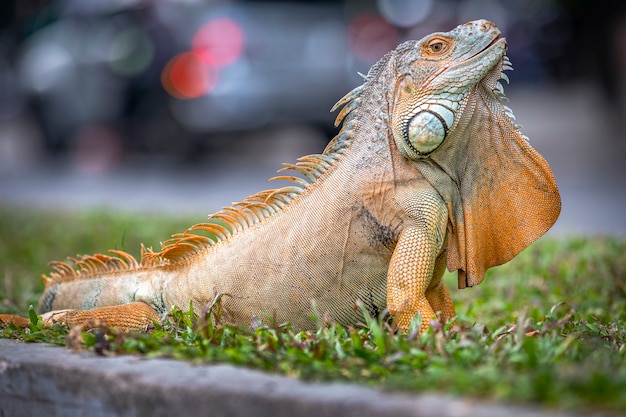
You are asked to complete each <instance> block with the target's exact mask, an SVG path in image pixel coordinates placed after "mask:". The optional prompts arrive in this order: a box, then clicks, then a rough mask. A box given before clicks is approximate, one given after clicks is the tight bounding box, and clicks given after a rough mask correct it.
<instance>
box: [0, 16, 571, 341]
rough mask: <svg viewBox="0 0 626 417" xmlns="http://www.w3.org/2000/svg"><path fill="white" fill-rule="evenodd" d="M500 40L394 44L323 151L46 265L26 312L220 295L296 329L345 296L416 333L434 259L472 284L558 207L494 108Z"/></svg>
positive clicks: (56, 316)
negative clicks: (179, 219)
mask: <svg viewBox="0 0 626 417" xmlns="http://www.w3.org/2000/svg"><path fill="white" fill-rule="evenodd" d="M506 49H507V44H506V41H505V39H504V38H501V37H500V31H499V30H498V28H497V27H496V26H495V25H494V24H493V23H491V22H489V21H486V20H478V21H474V22H469V23H466V24H464V25H461V26H458V27H457V28H455V29H453V30H452V31H450V32H447V33H434V34H432V35H429V36H426V37H425V38H423V39H421V40H419V41H408V42H405V43H402V44H401V45H399V46H398V47H397V48H396V49H395V50H393V51H391V52H389V53H388V54H387V55H385V56H384V57H383V58H382V59H381V60H380V61H379V62H378V63H376V64H375V65H374V66H373V67H372V68H371V69H370V71H369V72H368V74H367V75H366V76H364V78H365V82H364V83H363V85H361V86H359V87H357V88H355V89H354V90H352V91H351V92H349V93H348V94H347V95H346V96H344V97H343V98H342V99H341V100H339V102H338V103H337V104H336V105H335V106H334V107H333V111H334V110H336V109H339V108H341V111H340V112H339V114H338V116H337V119H336V124H337V125H339V124H340V123H342V122H343V125H342V128H341V131H340V133H339V134H338V135H337V136H336V137H335V138H334V139H333V140H332V141H331V142H330V143H329V145H328V146H327V147H326V149H325V150H324V153H323V154H321V155H308V156H305V157H302V158H300V159H299V160H298V162H297V163H296V164H285V167H284V168H283V169H282V170H281V171H284V170H293V171H296V172H297V173H298V174H300V177H293V176H279V177H275V178H274V179H282V180H290V181H292V182H293V183H294V185H292V186H288V187H285V188H280V189H276V190H268V191H262V192H259V193H257V194H254V195H252V196H250V197H248V198H246V199H245V200H244V201H243V202H240V203H234V204H233V206H232V207H227V208H225V209H223V210H222V211H219V212H217V213H215V214H213V215H212V216H210V217H209V221H208V222H206V223H201V224H196V225H194V226H192V227H191V228H189V229H188V230H186V231H185V232H183V233H181V234H177V235H174V236H173V237H172V239H170V240H168V241H166V242H165V244H164V245H163V247H162V249H161V251H159V252H153V251H152V250H149V249H148V250H146V249H143V248H142V254H141V259H140V261H136V260H135V259H134V258H133V257H132V256H131V255H129V254H127V253H124V252H121V251H116V250H112V251H110V252H111V255H113V256H109V255H102V254H96V255H90V256H81V257H77V258H69V259H70V261H69V262H54V263H52V267H53V268H54V272H52V273H50V275H49V276H47V277H44V279H45V284H46V289H45V292H44V294H43V296H42V297H41V301H40V303H39V311H40V313H46V312H47V313H46V314H45V315H44V319H45V320H47V321H48V322H51V321H52V320H59V321H64V322H66V323H68V324H70V325H73V324H77V323H81V322H83V321H85V320H86V319H89V318H100V319H104V320H105V321H106V323H107V324H108V325H111V326H117V327H120V328H124V329H145V328H147V326H148V325H149V324H150V323H151V322H152V321H154V320H160V319H163V318H164V316H166V315H167V313H168V311H169V310H170V308H171V307H172V306H179V307H181V308H186V307H188V306H189V303H190V302H192V303H193V306H194V308H195V310H196V311H202V310H203V308H204V307H205V305H207V303H210V302H211V301H212V300H213V299H214V297H216V294H224V296H223V297H222V300H221V301H222V308H223V311H224V315H223V318H224V319H225V321H226V322H227V323H231V324H237V325H244V326H249V325H250V324H251V322H252V321H253V319H254V318H255V317H256V318H258V319H261V320H264V319H265V318H266V317H271V316H274V317H275V318H276V320H277V321H278V322H287V321H288V322H291V323H292V324H293V325H294V327H295V328H297V329H310V328H313V327H314V326H315V323H314V321H313V320H312V319H311V316H314V315H315V314H316V313H317V314H319V315H325V316H326V317H328V318H330V319H331V320H334V321H336V322H339V323H341V324H344V325H350V324H354V323H356V322H358V321H360V320H362V315H361V313H360V312H359V310H358V309H355V308H354V305H355V301H356V300H360V301H361V302H362V303H363V305H364V306H366V308H367V309H368V310H369V311H371V313H372V314H377V313H378V312H380V311H382V310H383V309H384V308H385V307H387V308H388V309H389V311H390V313H391V315H392V317H393V319H394V321H395V323H396V324H397V325H398V326H399V327H400V328H403V329H406V328H407V326H408V325H409V323H410V321H411V319H412V318H413V317H414V316H415V315H416V314H417V313H421V314H422V317H423V321H422V330H425V329H426V328H427V327H428V325H429V322H430V320H431V319H432V318H434V317H437V316H438V317H439V318H440V319H441V320H442V321H445V320H449V319H451V318H453V317H454V316H455V310H454V306H453V304H452V300H451V298H450V295H449V293H448V290H447V288H446V287H445V285H444V283H443V281H442V275H443V272H444V269H445V267H446V265H447V267H448V269H449V270H451V271H454V270H458V277H459V281H458V282H459V287H460V288H464V287H468V286H473V285H477V284H479V283H480V282H481V281H482V280H483V277H484V274H485V271H486V270H487V269H488V268H490V267H492V266H495V265H499V264H502V263H505V262H507V261H509V260H510V259H511V258H513V257H514V256H515V255H516V254H517V253H519V252H520V251H521V250H522V249H524V248H525V247H526V246H528V245H529V244H530V243H532V242H533V241H535V240H536V239H537V238H539V237H540V236H541V235H543V234H544V233H545V232H546V231H547V230H548V229H549V228H550V227H551V226H552V224H553V223H554V222H555V221H556V218H557V217H558V215H559V212H560V205H561V203H560V197H559V193H558V190H557V187H556V183H555V180H554V177H553V174H552V172H551V170H550V167H549V166H548V164H547V163H546V161H545V160H544V159H543V158H542V157H541V156H540V155H539V154H538V153H537V152H536V151H535V150H534V149H533V148H532V147H531V146H530V145H529V144H528V142H527V138H526V137H525V136H524V135H522V134H521V133H520V130H519V126H517V125H516V124H515V123H514V122H513V119H514V118H513V115H512V113H511V111H510V109H508V108H507V107H505V106H503V105H502V101H504V99H505V96H504V92H503V89H502V86H501V84H500V83H499V79H501V78H502V79H504V80H506V81H508V78H507V77H506V75H505V74H503V71H504V70H510V69H512V68H511V66H510V63H509V61H508V58H507V57H506V56H505V53H506ZM0 318H1V319H2V320H3V321H5V322H7V321H9V320H14V321H17V320H18V319H17V318H16V317H15V316H2V317H0Z"/></svg>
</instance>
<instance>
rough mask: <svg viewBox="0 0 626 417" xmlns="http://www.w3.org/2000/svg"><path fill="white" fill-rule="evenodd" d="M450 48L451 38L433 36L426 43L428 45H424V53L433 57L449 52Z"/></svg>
mask: <svg viewBox="0 0 626 417" xmlns="http://www.w3.org/2000/svg"><path fill="white" fill-rule="evenodd" d="M449 49H450V40H448V39H445V38H442V37H439V36H438V37H435V38H432V39H431V40H430V41H428V43H426V45H424V46H423V50H424V53H425V54H426V55H429V56H432V57H438V56H441V55H443V54H445V53H446V52H448V50H449Z"/></svg>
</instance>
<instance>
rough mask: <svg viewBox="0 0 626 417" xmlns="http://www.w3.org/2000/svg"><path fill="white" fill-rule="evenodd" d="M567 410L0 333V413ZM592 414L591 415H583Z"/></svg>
mask: <svg viewBox="0 0 626 417" xmlns="http://www.w3.org/2000/svg"><path fill="white" fill-rule="evenodd" d="M44 415H45V416H87V415H88V416H90V417H111V416H136V417H140V416H146V417H160V416H194V417H201V416H229V417H239V416H241V417H244V416H245V417H249V416H274V417H282V416H285V417H293V416H298V417H327V416H328V417H330V416H345V417H350V416H355V417H356V416H359V417H403V416H414V417H434V416H438V417H470V416H481V417H503V416H510V417H568V416H574V414H566V413H560V412H548V411H543V410H540V409H538V408H531V407H518V406H510V405H502V404H494V403H488V402H484V401H475V400H468V399H461V398H455V397H452V396H447V395H436V394H419V395H407V394H398V393H390V392H383V391H379V390H375V389H371V388H366V387H361V386H357V385H351V384H332V383H331V384H320V383H306V382H302V381H297V380H293V379H291V378H287V377H282V376H277V375H271V374H267V373H263V372H258V371H252V370H249V369H244V368H237V367H234V366H229V365H202V366H194V365H190V364H188V363H183V362H179V361H173V360H167V359H149V360H146V359H141V358H137V357H132V356H120V357H110V358H108V357H96V356H93V355H92V354H88V353H73V352H71V351H70V350H67V349H63V348H59V347H53V346H50V345H44V344H30V345H26V344H24V343H22V342H17V341H14V340H6V339H0V416H7V417H9V416H22V417H27V416H44ZM587 415H588V414H587Z"/></svg>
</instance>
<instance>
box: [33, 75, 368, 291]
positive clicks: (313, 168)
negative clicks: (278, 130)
mask: <svg viewBox="0 0 626 417" xmlns="http://www.w3.org/2000/svg"><path fill="white" fill-rule="evenodd" d="M362 91H363V86H359V87H357V88H355V89H353V90H352V91H350V92H349V93H348V94H346V95H345V96H344V97H342V98H341V99H340V100H339V101H338V102H337V104H335V105H334V106H333V108H332V109H331V111H335V110H337V109H339V108H340V107H341V108H342V109H341V111H340V112H339V114H338V115H337V118H336V120H335V126H338V125H339V124H341V123H342V122H343V126H342V129H341V131H340V132H339V134H338V135H337V136H335V137H334V138H333V140H331V141H330V143H329V144H328V146H326V149H324V152H323V153H322V154H313V155H307V156H303V157H301V158H298V161H297V162H296V163H295V164H289V163H286V164H283V168H281V169H280V170H279V171H278V172H279V173H282V172H285V171H297V172H298V173H300V174H301V175H302V176H303V177H296V176H292V175H279V176H275V177H273V178H270V181H276V180H282V181H289V182H292V183H294V185H291V186H286V187H282V188H278V189H272V190H265V191H260V192H258V193H256V194H253V195H251V196H249V197H247V198H246V199H244V200H243V201H241V202H237V203H233V205H232V206H230V207H225V208H224V209H223V210H221V211H218V212H217V213H215V214H213V215H211V216H209V219H208V221H207V222H206V223H199V224H196V225H194V226H192V227H190V228H189V229H187V230H186V231H184V232H183V233H177V234H174V235H173V236H172V237H171V238H170V239H168V240H166V241H165V242H162V243H161V250H160V251H158V252H155V251H153V250H152V249H151V248H148V249H146V248H145V247H144V246H143V245H142V246H141V258H140V261H139V262H138V261H137V260H135V258H134V257H133V256H132V255H130V254H128V253H126V252H124V251H119V250H110V251H109V253H111V254H112V255H115V256H109V255H103V254H95V255H77V257H75V258H74V257H69V258H68V261H67V262H51V263H50V266H51V267H52V269H53V270H52V272H51V273H50V275H49V276H45V275H44V276H43V278H44V281H45V282H46V285H51V284H54V283H57V282H62V281H71V280H76V279H85V278H91V277H97V276H99V275H102V274H106V273H112V272H116V271H129V270H138V269H141V268H150V267H154V266H164V265H170V264H172V263H175V262H184V261H185V260H187V259H189V258H190V257H192V256H193V255H195V254H197V253H199V252H201V251H202V250H204V249H206V248H209V247H211V246H213V245H215V244H217V243H219V242H221V241H225V240H227V239H229V238H230V237H231V236H232V235H234V234H236V233H238V232H241V231H243V230H245V229H246V228H249V227H251V226H253V225H255V224H257V223H259V222H261V221H263V220H264V219H266V218H268V217H270V216H272V215H273V214H275V213H278V212H280V211H281V210H283V209H284V208H285V207H286V206H287V205H289V203H290V202H291V201H293V200H294V199H295V198H296V197H297V196H298V195H300V194H302V193H303V192H304V191H305V190H306V189H307V187H308V186H309V185H310V184H311V183H313V182H315V181H317V180H318V179H319V178H320V177H321V176H322V175H324V173H326V172H327V171H328V170H329V169H330V168H331V167H332V166H333V164H334V163H335V161H336V160H337V159H339V157H340V155H341V154H342V153H343V151H344V150H345V149H346V148H347V147H348V145H349V142H350V135H351V129H352V119H353V118H354V110H355V109H356V108H357V107H358V106H359V98H360V96H361V93H362Z"/></svg>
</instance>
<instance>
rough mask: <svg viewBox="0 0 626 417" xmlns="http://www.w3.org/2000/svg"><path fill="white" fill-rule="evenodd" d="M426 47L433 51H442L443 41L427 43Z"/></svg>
mask: <svg viewBox="0 0 626 417" xmlns="http://www.w3.org/2000/svg"><path fill="white" fill-rule="evenodd" d="M428 47H429V48H430V50H431V51H433V52H434V53H439V52H441V51H443V48H444V45H443V42H432V43H431V44H430V45H428Z"/></svg>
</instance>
